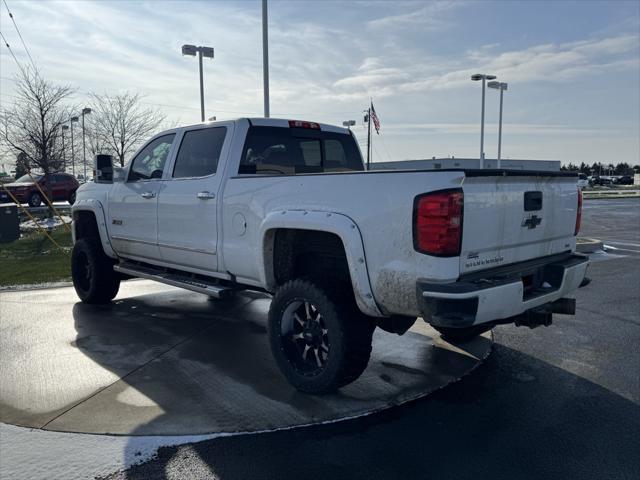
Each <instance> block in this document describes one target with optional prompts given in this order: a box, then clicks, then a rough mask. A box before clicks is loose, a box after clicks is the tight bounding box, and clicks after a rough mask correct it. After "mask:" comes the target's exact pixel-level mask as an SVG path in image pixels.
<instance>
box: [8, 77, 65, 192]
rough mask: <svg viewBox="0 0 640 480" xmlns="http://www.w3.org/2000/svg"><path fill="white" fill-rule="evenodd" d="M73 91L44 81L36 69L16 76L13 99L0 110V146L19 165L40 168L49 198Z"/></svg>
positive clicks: (60, 155) (61, 156) (60, 154)
mask: <svg viewBox="0 0 640 480" xmlns="http://www.w3.org/2000/svg"><path fill="white" fill-rule="evenodd" d="M73 93H74V90H73V89H72V88H71V87H69V86H66V85H56V84H53V83H51V82H48V81H47V80H45V79H44V78H43V77H42V75H41V74H40V73H39V72H38V71H37V70H31V69H22V70H21V71H20V73H19V74H17V75H16V92H15V95H16V100H15V102H14V103H13V105H12V106H10V107H9V108H7V109H4V110H3V111H2V112H1V113H0V124H1V126H0V145H1V146H2V148H3V149H4V150H7V151H10V152H12V153H13V154H15V155H17V156H18V159H19V163H20V166H21V167H23V168H25V169H27V170H29V169H31V168H37V169H40V170H41V171H42V172H43V173H44V175H45V182H46V188H47V190H48V192H47V194H48V196H49V198H51V182H50V181H49V174H50V173H53V172H56V171H58V170H59V169H60V168H61V167H62V166H63V160H62V159H63V152H62V144H61V142H60V135H61V127H62V125H63V124H65V123H67V122H68V121H69V117H70V112H71V108H69V107H68V106H66V105H65V101H66V100H67V99H68V98H69V97H70V96H71V95H73Z"/></svg>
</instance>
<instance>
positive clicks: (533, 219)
mask: <svg viewBox="0 0 640 480" xmlns="http://www.w3.org/2000/svg"><path fill="white" fill-rule="evenodd" d="M541 223H542V218H540V217H539V216H537V215H531V216H530V217H529V218H525V219H524V220H523V221H522V226H523V227H527V228H528V229H529V230H531V229H533V228H536V227H537V226H538V225H540V224H541Z"/></svg>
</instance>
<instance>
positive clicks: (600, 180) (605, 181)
mask: <svg viewBox="0 0 640 480" xmlns="http://www.w3.org/2000/svg"><path fill="white" fill-rule="evenodd" d="M611 183H612V182H611V179H610V178H607V177H594V179H593V185H600V186H604V185H611Z"/></svg>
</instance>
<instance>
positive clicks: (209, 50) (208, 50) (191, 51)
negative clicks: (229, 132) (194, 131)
mask: <svg viewBox="0 0 640 480" xmlns="http://www.w3.org/2000/svg"><path fill="white" fill-rule="evenodd" d="M196 53H197V54H198V65H199V67H200V120H201V121H202V122H204V81H203V79H202V57H207V58H213V47H196V46H195V45H183V46H182V55H190V56H192V57H195V56H196Z"/></svg>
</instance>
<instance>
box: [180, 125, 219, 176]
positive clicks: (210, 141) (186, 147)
mask: <svg viewBox="0 0 640 480" xmlns="http://www.w3.org/2000/svg"><path fill="white" fill-rule="evenodd" d="M226 134H227V128H226V127H215V128H202V129H199V130H191V131H189V132H185V134H184V136H183V137H182V143H181V144H180V150H179V151H178V157H177V158H176V164H175V167H173V178H189V177H206V176H207V175H213V174H214V173H216V170H217V169H218V161H219V160H220V152H221V151H222V144H223V143H224V138H225V136H226Z"/></svg>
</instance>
